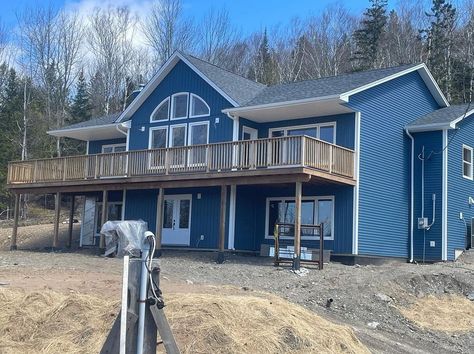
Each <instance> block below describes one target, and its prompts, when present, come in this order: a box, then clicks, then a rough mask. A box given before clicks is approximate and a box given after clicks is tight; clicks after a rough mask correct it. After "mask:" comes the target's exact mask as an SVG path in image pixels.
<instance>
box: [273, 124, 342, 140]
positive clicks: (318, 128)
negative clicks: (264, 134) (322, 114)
mask: <svg viewBox="0 0 474 354" xmlns="http://www.w3.org/2000/svg"><path fill="white" fill-rule="evenodd" d="M269 133H270V134H269V135H270V137H272V138H276V137H279V136H292V135H307V136H311V137H313V138H317V139H321V140H324V141H327V142H328V143H332V144H335V143H336V123H321V124H311V125H301V126H293V127H283V128H273V129H270V131H269Z"/></svg>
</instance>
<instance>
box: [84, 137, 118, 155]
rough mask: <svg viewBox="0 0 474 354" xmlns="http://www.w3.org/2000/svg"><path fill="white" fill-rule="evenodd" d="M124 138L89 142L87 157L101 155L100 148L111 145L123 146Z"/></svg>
mask: <svg viewBox="0 0 474 354" xmlns="http://www.w3.org/2000/svg"><path fill="white" fill-rule="evenodd" d="M125 143H126V139H125V138H118V139H107V140H91V141H89V155H92V154H100V153H102V146H104V145H112V144H125Z"/></svg>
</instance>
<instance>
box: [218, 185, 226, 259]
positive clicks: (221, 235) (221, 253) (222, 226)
mask: <svg viewBox="0 0 474 354" xmlns="http://www.w3.org/2000/svg"><path fill="white" fill-rule="evenodd" d="M226 209H227V186H226V185H223V186H221V208H220V218H219V252H218V254H217V263H224V246H225V229H226V228H225V226H226V225H225V219H226V214H227V210H226Z"/></svg>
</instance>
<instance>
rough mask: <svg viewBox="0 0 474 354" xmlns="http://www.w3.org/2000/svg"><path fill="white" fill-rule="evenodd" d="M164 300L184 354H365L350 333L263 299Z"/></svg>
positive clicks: (172, 297) (192, 297)
mask: <svg viewBox="0 0 474 354" xmlns="http://www.w3.org/2000/svg"><path fill="white" fill-rule="evenodd" d="M169 297H170V300H169V301H168V302H167V307H166V313H167V316H168V319H169V321H170V323H171V327H172V329H173V332H174V333H175V336H176V339H177V342H178V344H179V345H180V347H181V350H182V351H183V352H184V353H369V351H368V349H367V348H366V347H365V346H364V345H363V344H362V343H361V342H359V340H358V339H357V337H356V336H355V335H354V333H353V331H352V330H351V329H350V328H348V327H345V326H341V325H336V324H334V323H331V322H329V321H327V320H325V319H323V318H321V317H319V316H318V315H316V314H315V313H313V312H311V311H309V310H306V309H305V308H303V307H301V306H298V305H294V304H292V303H290V302H287V301H285V300H283V299H281V298H278V297H276V296H272V295H269V294H264V293H257V292H251V293H250V294H249V295H244V294H238V295H226V296H219V295H214V294H212V295H209V294H196V293H195V294H170V296H169Z"/></svg>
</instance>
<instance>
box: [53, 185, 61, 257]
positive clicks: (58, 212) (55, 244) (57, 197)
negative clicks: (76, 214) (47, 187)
mask: <svg viewBox="0 0 474 354" xmlns="http://www.w3.org/2000/svg"><path fill="white" fill-rule="evenodd" d="M60 215H61V192H56V194H55V198H54V231H53V247H52V248H53V251H55V250H57V249H58V246H59V218H60Z"/></svg>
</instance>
